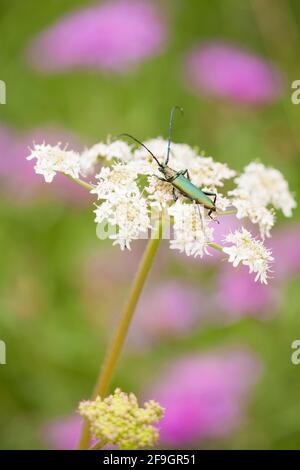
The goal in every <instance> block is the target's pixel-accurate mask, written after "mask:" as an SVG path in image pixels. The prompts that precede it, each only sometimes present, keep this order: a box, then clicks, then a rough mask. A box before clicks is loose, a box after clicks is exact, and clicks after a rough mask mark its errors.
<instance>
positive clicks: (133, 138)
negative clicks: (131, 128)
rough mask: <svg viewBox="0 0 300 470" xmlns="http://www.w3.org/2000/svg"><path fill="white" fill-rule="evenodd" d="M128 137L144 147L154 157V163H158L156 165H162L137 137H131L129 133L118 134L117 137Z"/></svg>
mask: <svg viewBox="0 0 300 470" xmlns="http://www.w3.org/2000/svg"><path fill="white" fill-rule="evenodd" d="M124 136H126V137H130V139H132V140H134V141H135V142H137V143H138V144H139V145H141V146H142V147H144V149H146V150H147V151H148V152H149V153H150V155H151V156H152V157H153V158H154V160H155V161H156V163H157V164H158V166H160V167H161V166H162V165H161V163H160V162H159V161H158V160H157V158H156V156H155V155H154V154H153V153H152V152H151V150H150V149H148V147H146V145H145V144H143V142H141V141H140V140H139V139H137V138H136V137H133V135H130V134H119V135H118V137H124Z"/></svg>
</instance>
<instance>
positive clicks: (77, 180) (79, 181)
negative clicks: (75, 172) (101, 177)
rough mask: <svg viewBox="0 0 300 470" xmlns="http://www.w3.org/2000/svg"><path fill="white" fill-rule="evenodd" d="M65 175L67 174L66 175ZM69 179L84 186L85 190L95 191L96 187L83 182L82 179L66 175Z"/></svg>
mask: <svg viewBox="0 0 300 470" xmlns="http://www.w3.org/2000/svg"><path fill="white" fill-rule="evenodd" d="M64 174H65V173H64ZM65 176H67V177H68V178H70V179H71V180H72V181H75V183H77V184H79V185H80V186H82V187H83V188H85V189H88V190H89V191H91V190H92V189H94V186H92V185H91V184H89V183H86V182H85V181H82V180H81V179H79V178H73V176H70V175H66V174H65Z"/></svg>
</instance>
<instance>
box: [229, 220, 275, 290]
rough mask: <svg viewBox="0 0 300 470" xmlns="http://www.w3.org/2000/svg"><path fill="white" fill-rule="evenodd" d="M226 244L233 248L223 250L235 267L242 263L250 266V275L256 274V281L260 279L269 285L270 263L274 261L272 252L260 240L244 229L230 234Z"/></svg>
mask: <svg viewBox="0 0 300 470" xmlns="http://www.w3.org/2000/svg"><path fill="white" fill-rule="evenodd" d="M225 242H227V243H231V246H229V247H228V246H225V247H224V248H223V251H224V253H226V254H227V255H229V259H228V261H229V262H230V263H232V264H233V266H234V267H237V266H238V265H239V264H240V263H242V264H244V265H245V266H248V267H249V270H250V273H252V272H253V273H256V278H255V281H257V280H258V279H260V281H261V282H262V283H264V284H267V278H268V272H269V271H270V268H269V263H271V262H272V261H273V257H272V255H271V251H270V250H268V249H267V248H266V247H265V246H264V245H263V243H262V242H261V241H260V240H257V239H255V238H253V237H252V235H251V233H250V232H248V230H246V229H245V228H244V227H242V228H241V230H236V232H235V233H229V234H228V235H227V236H226V238H225Z"/></svg>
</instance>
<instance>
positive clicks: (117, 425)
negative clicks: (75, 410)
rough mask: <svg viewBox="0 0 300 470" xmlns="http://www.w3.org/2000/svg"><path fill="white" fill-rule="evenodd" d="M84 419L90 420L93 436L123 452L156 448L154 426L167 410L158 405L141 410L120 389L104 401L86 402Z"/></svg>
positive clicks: (150, 404) (82, 408) (81, 410)
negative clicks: (164, 410)
mask: <svg viewBox="0 0 300 470" xmlns="http://www.w3.org/2000/svg"><path fill="white" fill-rule="evenodd" d="M79 413H80V415H81V416H82V417H83V418H85V419H87V420H88V421H89V424H90V430H91V433H92V434H93V435H94V436H95V437H96V439H98V440H99V441H100V442H101V443H102V444H103V446H104V445H106V444H111V445H116V446H118V448H119V449H121V450H130V449H140V448H143V447H152V446H154V445H155V443H156V441H157V439H158V430H157V428H156V427H154V426H153V424H154V423H157V422H158V421H159V420H160V419H161V418H162V416H163V408H161V406H159V404H158V403H156V402H155V401H152V400H151V401H148V402H146V403H145V404H144V408H140V407H139V405H138V401H137V398H136V396H135V395H134V394H133V393H129V394H127V393H124V392H122V391H121V390H120V389H119V388H117V389H116V390H115V392H114V393H113V394H112V395H109V396H108V397H107V398H105V399H104V400H102V399H101V398H100V397H97V398H96V400H94V401H82V402H81V403H80V404H79Z"/></svg>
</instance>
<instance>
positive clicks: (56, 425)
mask: <svg viewBox="0 0 300 470" xmlns="http://www.w3.org/2000/svg"><path fill="white" fill-rule="evenodd" d="M81 423H82V419H81V417H80V416H76V415H70V416H66V417H64V418H60V419H56V420H53V421H52V422H50V423H49V424H47V425H46V426H45V427H44V429H43V430H42V436H43V439H44V440H45V442H46V443H47V445H49V446H50V447H51V448H52V449H57V450H72V449H75V448H76V445H77V443H78V439H79V436H80V428H81Z"/></svg>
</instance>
